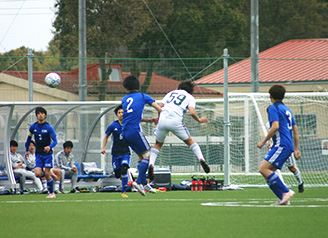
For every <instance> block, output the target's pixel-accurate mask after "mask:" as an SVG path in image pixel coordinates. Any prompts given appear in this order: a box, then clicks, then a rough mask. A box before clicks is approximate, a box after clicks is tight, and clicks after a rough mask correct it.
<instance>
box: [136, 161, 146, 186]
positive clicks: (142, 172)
mask: <svg viewBox="0 0 328 238" xmlns="http://www.w3.org/2000/svg"><path fill="white" fill-rule="evenodd" d="M148 165H149V160H148V159H143V160H142V161H141V163H140V165H139V175H138V179H137V183H138V184H144V185H145V184H147V178H146V172H147V169H148Z"/></svg>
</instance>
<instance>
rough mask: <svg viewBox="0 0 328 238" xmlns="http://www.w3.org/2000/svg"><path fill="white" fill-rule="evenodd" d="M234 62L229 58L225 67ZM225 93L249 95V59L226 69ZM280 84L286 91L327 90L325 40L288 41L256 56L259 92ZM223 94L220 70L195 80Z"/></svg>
mask: <svg viewBox="0 0 328 238" xmlns="http://www.w3.org/2000/svg"><path fill="white" fill-rule="evenodd" d="M231 61H234V59H233V58H230V59H229V64H230V63H231ZM228 82H229V92H243V93H245V92H247V93H248V92H251V84H250V82H251V58H247V59H244V60H241V61H239V62H236V63H234V64H231V65H230V66H229V67H228ZM277 83H279V84H283V85H285V87H286V88H287V91H288V92H320V91H328V39H308V40H289V41H286V42H283V43H281V44H279V45H276V46H274V47H272V48H270V49H267V50H265V51H263V52H261V53H260V54H259V91H260V92H268V90H269V88H270V87H271V85H273V84H277ZM196 84H197V85H198V86H200V87H204V88H207V89H212V90H216V91H219V92H223V84H224V70H223V69H222V70H219V71H217V72H214V73H212V74H209V75H207V76H205V77H203V78H201V79H199V80H197V81H196Z"/></svg>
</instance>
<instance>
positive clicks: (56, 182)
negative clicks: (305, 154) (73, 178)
mask: <svg viewBox="0 0 328 238" xmlns="http://www.w3.org/2000/svg"><path fill="white" fill-rule="evenodd" d="M59 185H60V181H55V190H59Z"/></svg>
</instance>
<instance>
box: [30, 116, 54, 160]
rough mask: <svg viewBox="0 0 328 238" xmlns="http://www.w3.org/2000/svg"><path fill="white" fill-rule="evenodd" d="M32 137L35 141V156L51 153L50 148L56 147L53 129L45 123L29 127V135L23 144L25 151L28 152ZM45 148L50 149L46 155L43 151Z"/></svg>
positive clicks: (36, 123)
mask: <svg viewBox="0 0 328 238" xmlns="http://www.w3.org/2000/svg"><path fill="white" fill-rule="evenodd" d="M32 135H34V141H35V148H36V150H35V154H37V155H46V154H52V153H53V151H52V148H53V147H55V146H56V145H57V135H56V132H55V130H54V128H53V127H52V126H51V125H50V124H49V123H48V122H45V123H43V124H39V123H38V122H35V123H33V124H32V125H31V126H30V130H29V135H28V137H27V140H26V143H25V149H26V151H28V147H29V145H30V143H31V138H32ZM46 146H49V147H50V148H51V150H50V151H49V152H48V153H46V152H45V151H44V147H46Z"/></svg>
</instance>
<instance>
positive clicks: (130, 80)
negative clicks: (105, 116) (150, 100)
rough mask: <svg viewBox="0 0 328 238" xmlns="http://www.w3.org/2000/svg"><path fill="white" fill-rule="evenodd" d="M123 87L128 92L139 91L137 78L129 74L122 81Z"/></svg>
mask: <svg viewBox="0 0 328 238" xmlns="http://www.w3.org/2000/svg"><path fill="white" fill-rule="evenodd" d="M123 87H124V88H126V89H127V90H129V91H132V90H139V87H140V83H139V80H138V79H137V77H136V76H134V75H132V74H131V75H129V76H128V77H126V78H125V79H124V81H123Z"/></svg>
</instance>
